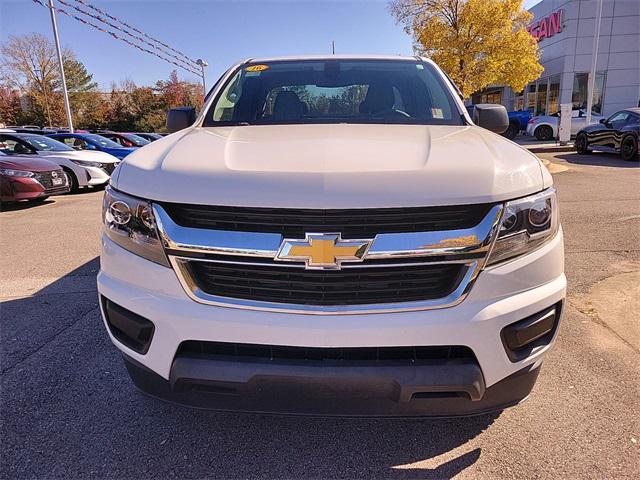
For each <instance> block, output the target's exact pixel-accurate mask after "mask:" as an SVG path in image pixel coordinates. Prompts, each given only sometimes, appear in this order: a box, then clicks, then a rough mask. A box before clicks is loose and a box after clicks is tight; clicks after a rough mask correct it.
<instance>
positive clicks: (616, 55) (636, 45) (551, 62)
mask: <svg viewBox="0 0 640 480" xmlns="http://www.w3.org/2000/svg"><path fill="white" fill-rule="evenodd" d="M597 8H598V0H542V2H540V3H538V4H537V5H535V6H534V7H532V8H531V9H530V10H529V11H530V12H531V13H532V14H533V15H534V19H533V21H532V22H531V24H530V25H529V27H528V30H529V32H530V33H531V34H532V35H533V36H534V37H536V38H537V39H538V42H539V46H540V50H541V53H540V63H541V64H542V66H543V67H544V72H543V73H542V75H541V76H540V78H539V79H538V80H537V81H535V82H532V83H530V84H529V85H527V86H526V87H525V89H524V90H523V91H522V92H514V91H512V90H511V89H510V88H509V87H501V86H495V87H489V88H487V89H485V90H483V91H482V92H478V93H476V94H474V95H473V98H472V100H473V103H501V104H503V105H504V106H505V107H507V109H508V110H523V109H524V110H526V109H530V110H533V111H534V114H535V115H545V114H553V113H555V112H558V111H559V110H560V104H561V103H572V104H573V107H574V109H576V108H585V107H586V105H587V84H588V79H589V72H590V70H591V61H592V52H593V41H594V31H595V29H596V14H597ZM637 106H640V0H602V19H601V24H600V36H599V46H598V57H597V64H596V77H595V90H594V96H593V111H594V112H596V113H600V114H602V115H610V114H611V113H614V112H616V111H617V110H620V109H623V108H629V107H637Z"/></svg>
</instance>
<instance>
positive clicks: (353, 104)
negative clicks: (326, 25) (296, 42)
mask: <svg viewBox="0 0 640 480" xmlns="http://www.w3.org/2000/svg"><path fill="white" fill-rule="evenodd" d="M318 123H381V124H408V125H462V124H463V118H462V115H461V113H460V112H459V110H458V108H457V106H456V104H455V102H454V100H453V97H452V95H451V93H450V90H449V89H448V88H447V86H446V85H445V83H444V80H443V79H442V76H441V75H440V74H439V73H438V72H437V71H436V70H435V68H433V66H432V65H431V64H429V63H424V62H421V61H417V60H416V61H412V60H406V61H405V60H326V61H324V60H321V61H318V60H306V61H274V62H267V63H255V62H254V63H247V64H244V65H243V66H242V67H240V68H239V69H238V70H237V71H236V72H235V73H234V74H233V75H232V76H231V77H230V78H229V80H228V81H227V82H226V84H225V85H224V86H223V87H222V89H221V91H220V92H219V93H218V94H217V96H216V99H215V100H214V102H213V103H212V105H211V107H210V108H209V110H208V112H207V114H206V117H205V121H204V126H205V127H207V126H209V127H215V126H226V125H284V124H318Z"/></svg>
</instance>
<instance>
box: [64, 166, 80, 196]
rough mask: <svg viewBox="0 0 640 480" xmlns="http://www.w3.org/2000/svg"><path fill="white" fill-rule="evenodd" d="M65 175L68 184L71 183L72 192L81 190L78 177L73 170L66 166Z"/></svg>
mask: <svg viewBox="0 0 640 480" xmlns="http://www.w3.org/2000/svg"><path fill="white" fill-rule="evenodd" d="M64 175H65V176H66V177H67V185H69V187H70V189H71V193H76V192H77V191H78V190H80V187H79V186H78V179H77V178H76V176H75V175H74V174H73V172H72V171H71V170H68V169H66V168H65V169H64Z"/></svg>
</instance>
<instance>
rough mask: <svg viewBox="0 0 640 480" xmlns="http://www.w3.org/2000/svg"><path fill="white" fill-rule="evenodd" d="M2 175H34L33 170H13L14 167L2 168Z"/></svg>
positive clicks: (0, 169) (0, 173) (0, 170)
mask: <svg viewBox="0 0 640 480" xmlns="http://www.w3.org/2000/svg"><path fill="white" fill-rule="evenodd" d="M0 175H6V176H7V177H33V172H26V171H24V170H13V169H12V168H0Z"/></svg>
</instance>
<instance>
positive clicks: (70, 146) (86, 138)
mask: <svg viewBox="0 0 640 480" xmlns="http://www.w3.org/2000/svg"><path fill="white" fill-rule="evenodd" d="M65 130H66V129H40V128H39V127H36V126H33V125H25V126H22V127H14V128H3V129H0V154H2V157H1V160H2V162H0V163H1V164H2V167H1V170H0V177H1V178H2V197H1V201H3V202H9V201H19V200H39V201H42V200H43V199H45V198H47V197H49V196H51V195H60V194H63V193H67V192H69V191H71V192H76V191H78V190H79V189H80V188H84V187H100V186H103V185H106V184H107V183H108V182H109V178H110V177H111V174H112V173H113V172H114V170H115V169H116V167H117V166H118V164H119V163H120V162H121V161H122V160H123V159H124V158H125V157H126V156H127V155H129V154H130V153H131V152H133V151H134V150H136V149H137V148H140V147H143V146H144V145H147V144H148V143H150V142H151V141H155V140H157V139H158V138H162V137H161V136H160V135H158V134H153V133H142V134H133V133H128V132H112V131H107V130H104V131H100V134H98V133H92V132H88V131H86V130H80V131H75V132H74V133H69V132H68V131H65Z"/></svg>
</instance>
